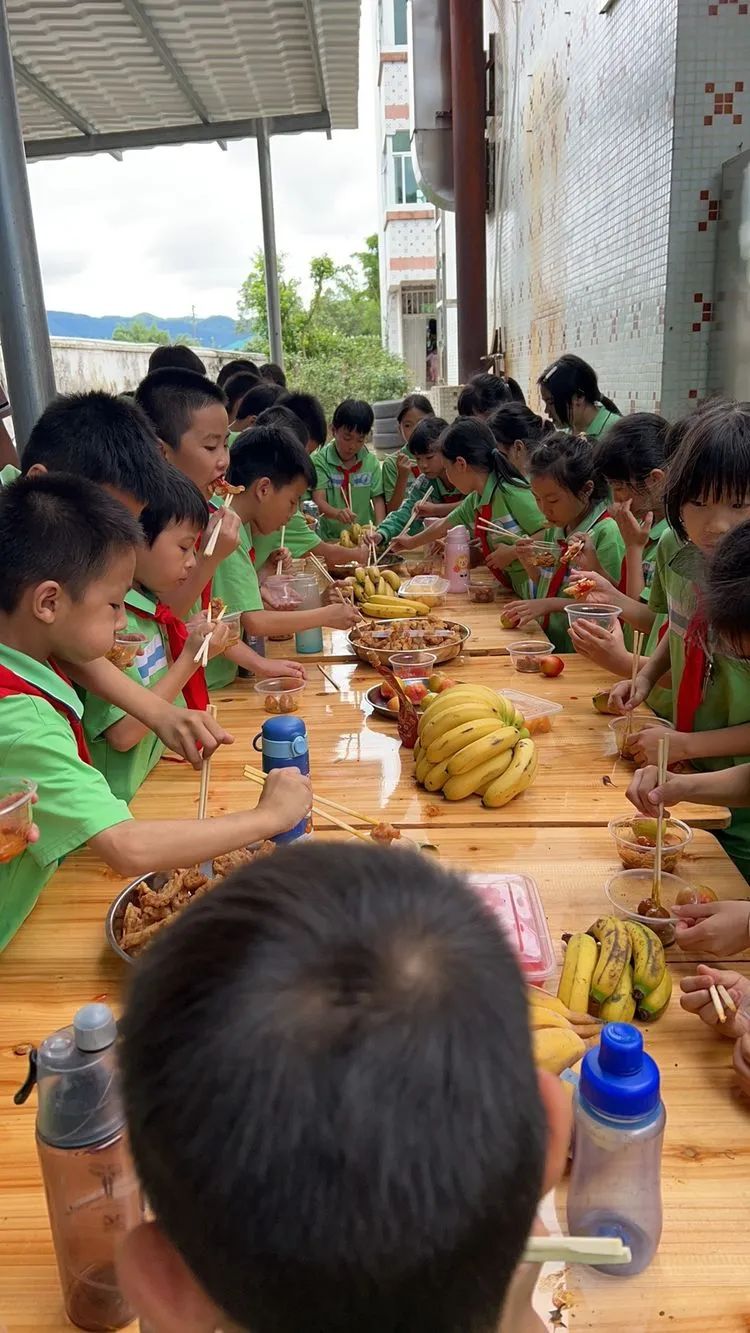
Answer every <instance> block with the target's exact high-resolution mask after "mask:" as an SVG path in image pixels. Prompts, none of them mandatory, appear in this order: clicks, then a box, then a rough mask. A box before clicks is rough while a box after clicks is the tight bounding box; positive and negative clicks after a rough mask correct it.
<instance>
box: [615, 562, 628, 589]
mask: <svg viewBox="0 0 750 1333" xmlns="http://www.w3.org/2000/svg"><path fill="white" fill-rule="evenodd" d="M627 590H628V557H627V556H626V555H624V556H623V557H622V564H621V565H620V581H619V583H618V584H617V591H618V592H627Z"/></svg>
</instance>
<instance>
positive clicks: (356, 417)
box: [333, 398, 375, 437]
mask: <svg viewBox="0 0 750 1333" xmlns="http://www.w3.org/2000/svg"><path fill="white" fill-rule="evenodd" d="M374 420H375V414H374V412H373V410H372V408H371V407H370V404H369V403H366V402H365V401H364V399H362V398H345V399H344V401H343V403H339V405H338V407H337V408H336V411H335V412H334V414H333V429H334V430H351V431H354V432H355V433H356V434H357V435H361V436H363V437H364V436H366V435H369V434H370V431H371V430H372V426H373V422H374Z"/></svg>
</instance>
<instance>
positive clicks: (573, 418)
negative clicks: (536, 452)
mask: <svg viewBox="0 0 750 1333" xmlns="http://www.w3.org/2000/svg"><path fill="white" fill-rule="evenodd" d="M537 383H538V384H539V391H540V393H541V395H542V401H543V403H544V406H545V407H546V409H547V411H548V412H549V414H550V416H551V417H552V420H553V421H554V423H555V425H556V426H557V428H558V430H568V431H571V432H572V433H573V434H574V435H588V436H589V438H590V439H598V438H599V436H600V435H603V434H604V433H605V431H608V430H611V428H612V426H614V424H615V422H616V421H617V420H618V418H619V417H620V415H621V413H620V409H619V407H618V406H617V404H616V403H613V402H612V399H611V398H607V397H605V395H604V394H603V393H602V392H601V391H600V389H599V381H598V379H597V376H596V371H595V370H594V369H593V367H592V366H590V365H589V364H588V362H587V361H584V360H582V358H581V357H580V356H574V354H573V353H572V352H566V353H565V355H564V356H560V357H558V358H557V360H556V361H553V363H552V365H551V366H548V367H547V369H546V370H545V371H543V372H542V374H541V375H540V376H539V379H538V381H537Z"/></svg>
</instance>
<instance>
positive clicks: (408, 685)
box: [403, 680, 427, 704]
mask: <svg viewBox="0 0 750 1333" xmlns="http://www.w3.org/2000/svg"><path fill="white" fill-rule="evenodd" d="M403 686H404V694H405V695H406V697H407V699H411V702H412V703H413V704H418V703H421V702H422V700H423V699H424V697H425V695H426V694H427V686H426V685H423V683H422V681H421V680H406V681H404V682H403Z"/></svg>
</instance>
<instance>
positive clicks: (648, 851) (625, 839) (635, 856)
mask: <svg viewBox="0 0 750 1333" xmlns="http://www.w3.org/2000/svg"><path fill="white" fill-rule="evenodd" d="M616 841H617V853H618V855H619V857H620V860H621V862H622V864H623V866H624V867H625V869H626V870H650V869H651V867H652V866H653V864H654V851H655V849H656V820H655V819H650V818H643V817H641V816H638V818H636V819H634V820H632V822H631V823H630V824H621V825H619V826H618V828H617V840H616ZM640 848H643V850H642V851H641V850H639V849H640ZM670 848H672V849H673V850H671V851H670ZM684 848H685V838H684V836H683V834H682V833H681V832H680V831H679V829H677V828H675V827H671V826H670V821H666V823H665V829H664V836H663V839H662V850H663V855H662V869H663V870H667V871H670V872H671V871H673V870H675V869H676V866H677V862H678V861H679V860H680V857H681V856H682V852H683V851H684ZM690 901H691V902H696V901H697V899H691V900H690Z"/></svg>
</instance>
